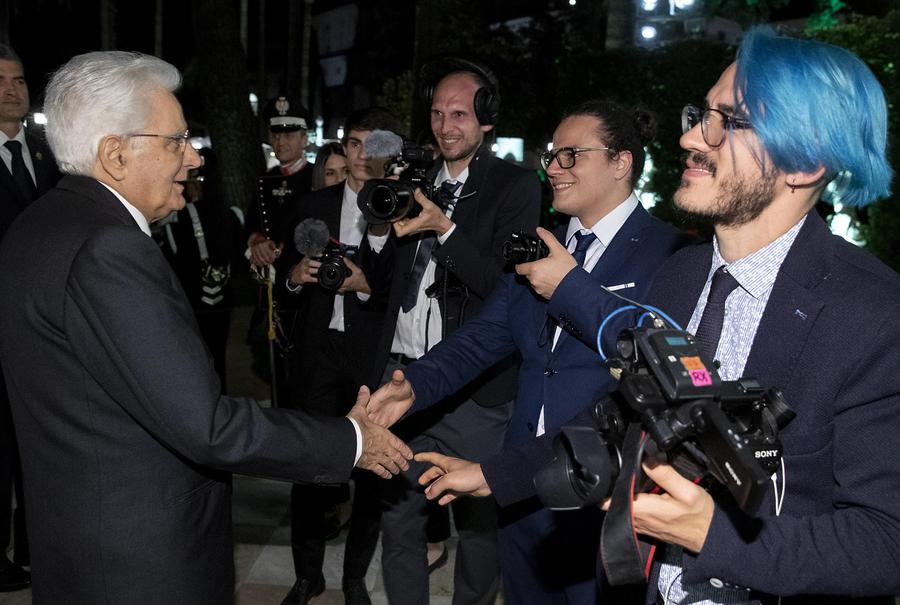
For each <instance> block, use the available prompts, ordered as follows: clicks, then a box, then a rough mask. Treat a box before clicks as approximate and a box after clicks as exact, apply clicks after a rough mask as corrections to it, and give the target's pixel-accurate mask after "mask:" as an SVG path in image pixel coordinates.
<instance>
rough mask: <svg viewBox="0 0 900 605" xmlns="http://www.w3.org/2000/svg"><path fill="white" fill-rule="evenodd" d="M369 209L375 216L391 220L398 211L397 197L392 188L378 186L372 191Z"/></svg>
mask: <svg viewBox="0 0 900 605" xmlns="http://www.w3.org/2000/svg"><path fill="white" fill-rule="evenodd" d="M369 208H370V209H371V210H372V214H374V215H375V216H378V217H381V218H385V219H387V218H390V217H391V215H393V214H394V212H395V211H396V209H397V195H396V194H395V193H394V191H393V190H392V189H391V188H390V187H387V186H384V185H378V186H377V187H375V188H374V189H372V195H371V197H370V198H369Z"/></svg>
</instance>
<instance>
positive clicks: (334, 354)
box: [291, 330, 381, 580]
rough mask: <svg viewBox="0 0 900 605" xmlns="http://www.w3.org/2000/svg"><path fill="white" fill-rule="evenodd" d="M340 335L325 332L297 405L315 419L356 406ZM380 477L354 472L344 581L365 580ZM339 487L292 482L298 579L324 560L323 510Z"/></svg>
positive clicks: (315, 571)
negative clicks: (310, 377)
mask: <svg viewBox="0 0 900 605" xmlns="http://www.w3.org/2000/svg"><path fill="white" fill-rule="evenodd" d="M345 341H346V338H345V336H344V334H343V333H342V332H337V331H335V330H329V331H328V335H327V337H326V338H325V340H324V342H322V345H321V351H320V353H319V356H318V359H317V366H316V372H315V373H314V375H313V378H312V381H311V383H310V384H309V385H306V386H307V388H306V389H305V392H306V396H305V397H304V398H303V399H304V400H303V401H302V403H301V404H300V406H299V407H301V408H302V409H303V410H304V411H306V412H308V413H310V414H312V415H314V416H316V415H317V416H344V415H346V414H347V412H349V411H350V408H351V407H353V404H354V403H355V402H356V394H357V391H358V389H359V386H360V385H358V384H355V382H354V378H353V376H354V375H355V368H351V367H350V363H351V362H350V359H352V356H350V355H348V354H347V348H346V347H347V346H352V345H351V343H348V342H345ZM378 481H379V479H378V477H376V476H375V475H374V474H372V473H370V472H369V471H362V470H358V469H357V470H354V472H353V483H354V486H355V491H354V495H353V513H352V516H351V517H350V529H349V533H348V534H347V544H346V546H345V548H344V579H346V580H357V579H363V578H364V577H365V575H366V571H368V569H369V564H370V563H371V562H372V557H373V555H374V554H375V546H376V544H377V542H378V531H379V523H380V520H381V502H380V499H379V488H378ZM344 494H346V491H345V489H344V486H341V485H311V484H295V485H294V486H293V488H291V552H292V554H293V557H294V570H295V571H296V573H297V577H298V578H310V579H312V578H315V577H317V576H318V575H319V574H321V573H322V564H323V562H324V560H325V522H326V517H327V512H328V511H329V510H330V509H331V508H332V507H333V506H334V505H336V504H338V503H339V502H341V501H342V500H343V496H344Z"/></svg>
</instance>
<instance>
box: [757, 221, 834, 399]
mask: <svg viewBox="0 0 900 605" xmlns="http://www.w3.org/2000/svg"><path fill="white" fill-rule="evenodd" d="M829 238H830V234H829V233H828V230H827V228H826V226H825V223H824V222H823V221H822V220H821V219H820V218H819V217H818V216H817V215H814V214H809V215H807V217H806V223H804V225H803V227H802V228H801V230H800V233H799V234H798V235H797V239H796V240H795V241H794V244H793V245H792V246H791V250H790V251H789V252H788V255H787V257H786V258H785V260H784V263H782V265H781V269H780V270H779V272H778V277H777V278H776V279H775V284H774V286H773V288H772V294H771V295H770V297H769V302H768V303H767V304H766V309H765V311H764V312H763V316H762V319H761V320H760V322H759V327H758V328H757V334H778V338H763V339H761V340H754V342H753V346H752V348H751V349H750V356H749V357H748V358H747V364H746V367H745V369H744V375H745V376H766V377H768V380H769V381H770V384H768V385H766V386H779V387H781V388H784V385H786V384H788V382H789V381H790V377H791V376H792V375H793V368H794V364H795V363H796V361H797V359H798V358H799V357H800V354H801V353H802V351H803V348H804V347H805V346H806V341H807V339H808V338H809V334H810V332H811V331H812V328H813V325H814V324H815V322H816V319H817V318H818V316H819V314H820V313H821V311H822V309H823V308H824V306H825V303H824V301H823V300H822V299H821V297H819V296H818V295H817V294H816V293H815V287H816V286H817V285H818V284H819V283H821V281H822V280H823V279H825V278H826V277H827V274H828V271H827V259H828V258H829V255H828V254H825V253H824V252H825V251H826V250H829V249H830V246H829V242H828V239H829Z"/></svg>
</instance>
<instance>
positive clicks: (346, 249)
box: [316, 240, 357, 291]
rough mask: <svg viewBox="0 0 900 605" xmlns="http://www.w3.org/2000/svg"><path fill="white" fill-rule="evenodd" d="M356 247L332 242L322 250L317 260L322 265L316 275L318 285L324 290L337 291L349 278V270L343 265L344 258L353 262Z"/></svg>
mask: <svg viewBox="0 0 900 605" xmlns="http://www.w3.org/2000/svg"><path fill="white" fill-rule="evenodd" d="M356 250H357V248H356V246H347V245H346V244H340V243H337V242H335V241H333V240H329V242H328V245H326V246H325V249H324V250H322V255H321V256H320V257H319V258H318V260H319V261H320V262H321V263H322V264H321V266H319V270H318V272H317V273H316V277H317V278H318V280H319V285H320V286H322V287H323V288H325V289H326V290H331V291H337V290H338V289H339V288H340V287H341V285H342V284H343V283H344V280H345V279H347V278H348V277H350V269H348V268H347V265H345V264H344V257H346V258H349V259H350V260H353V258H354V257H355V256H356Z"/></svg>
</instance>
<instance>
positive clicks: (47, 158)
mask: <svg viewBox="0 0 900 605" xmlns="http://www.w3.org/2000/svg"><path fill="white" fill-rule="evenodd" d="M26 139H28V151H29V152H30V153H31V164H32V166H34V180H35V185H36V186H37V190H38V196H41V195H43V194H44V193H46V192H47V191H48V190H49V189H50V188H51V187H53V185H54V184H55V182H54V181H55V180H56V176H57V168H56V165H55V164H54V160H53V157H52V156H51V155H50V153H49V152H48V151H47V149H46V147H44V146H43V145H41V144H40V143H39V142H38V141H36V140H35V139H34V138H32V137H29V136H27V135H26Z"/></svg>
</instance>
